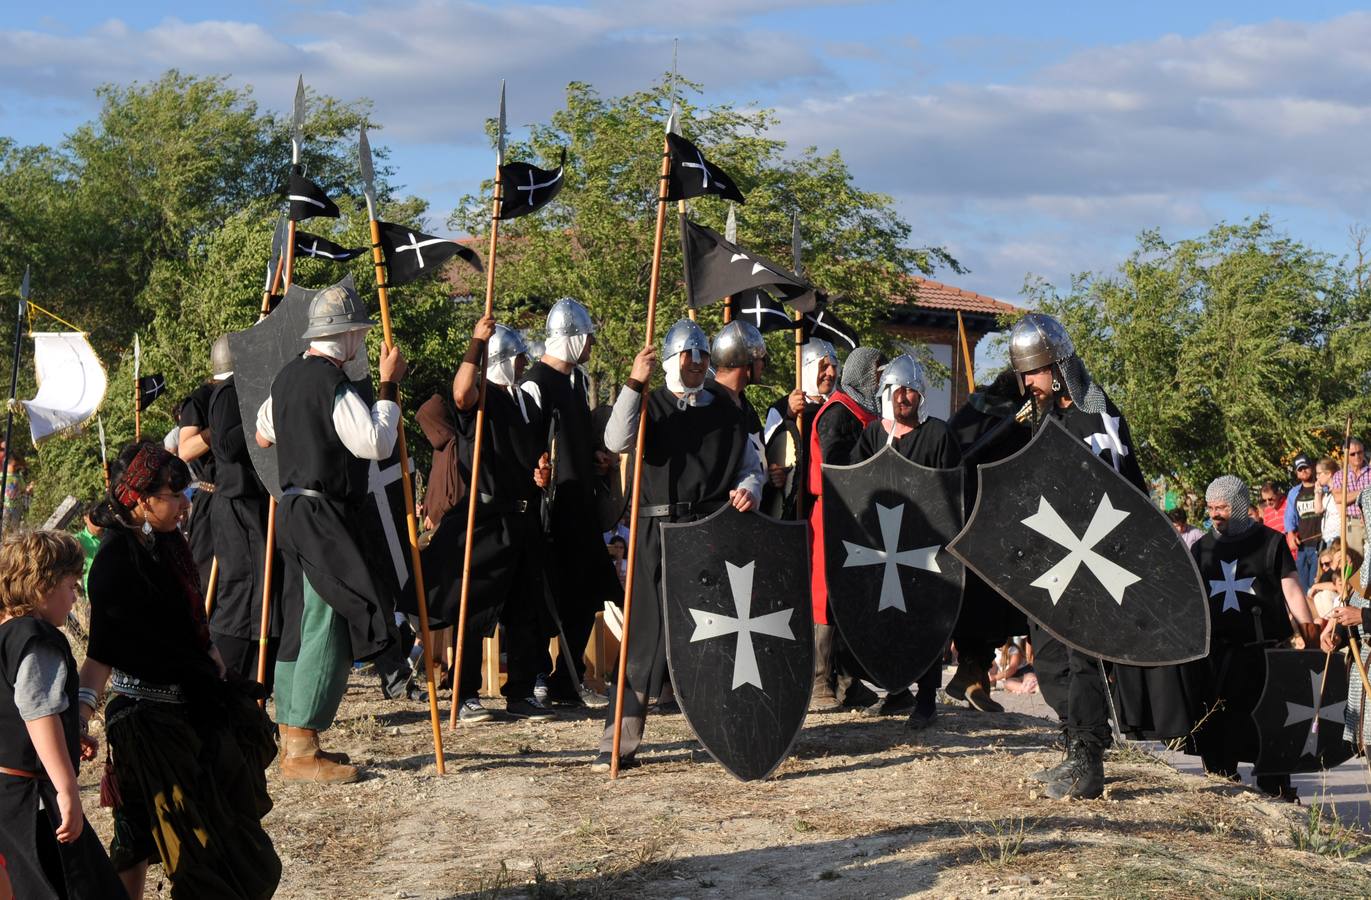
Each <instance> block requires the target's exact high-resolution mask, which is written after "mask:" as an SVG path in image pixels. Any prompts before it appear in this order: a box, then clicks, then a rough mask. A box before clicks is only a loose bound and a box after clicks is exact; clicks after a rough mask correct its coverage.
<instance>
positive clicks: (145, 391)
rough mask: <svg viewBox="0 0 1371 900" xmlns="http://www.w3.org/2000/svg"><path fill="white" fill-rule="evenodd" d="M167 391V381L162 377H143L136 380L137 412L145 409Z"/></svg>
mask: <svg viewBox="0 0 1371 900" xmlns="http://www.w3.org/2000/svg"><path fill="white" fill-rule="evenodd" d="M166 389H167V379H166V378H165V377H164V376H162V375H144V376H143V377H141V378H139V379H138V411H139V412H142V411H143V410H145V409H147V408H148V406H149V405H150V404H151V403H152V401H154V400H156V399H157V398H158V397H160V396H162V392H163V391H165V390H166Z"/></svg>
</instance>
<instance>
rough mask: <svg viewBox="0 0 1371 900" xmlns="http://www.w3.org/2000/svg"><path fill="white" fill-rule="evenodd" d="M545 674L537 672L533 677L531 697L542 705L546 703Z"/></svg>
mask: <svg viewBox="0 0 1371 900" xmlns="http://www.w3.org/2000/svg"><path fill="white" fill-rule="evenodd" d="M547 696H548V690H547V675H545V674H543V673H542V672H539V673H538V675H537V677H536V678H534V679H533V699H534V700H537V701H538V702H539V703H542V704H544V705H546V704H547Z"/></svg>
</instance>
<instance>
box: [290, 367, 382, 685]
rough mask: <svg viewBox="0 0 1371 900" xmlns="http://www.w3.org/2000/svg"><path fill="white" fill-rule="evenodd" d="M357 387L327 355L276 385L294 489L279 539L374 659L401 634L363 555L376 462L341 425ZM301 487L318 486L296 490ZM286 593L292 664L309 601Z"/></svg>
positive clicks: (360, 655) (360, 653)
mask: <svg viewBox="0 0 1371 900" xmlns="http://www.w3.org/2000/svg"><path fill="white" fill-rule="evenodd" d="M350 390H355V388H354V387H352V385H351V384H350V383H349V382H348V380H347V376H346V375H345V374H344V373H343V370H342V369H340V368H339V367H338V366H335V365H334V364H333V363H331V362H329V361H328V360H327V359H324V358H323V357H319V356H309V355H306V356H300V357H296V358H295V359H293V360H291V361H290V362H289V363H287V364H286V366H285V368H283V369H282V370H281V371H280V373H279V374H278V375H277V376H276V379H275V381H273V382H272V385H271V403H272V421H273V423H274V424H275V427H276V461H277V468H278V471H279V472H280V479H281V488H282V490H283V491H286V495H285V496H284V497H283V498H282V499H281V501H280V504H279V506H278V509H277V520H278V527H277V540H278V543H279V544H280V547H281V551H282V553H283V554H285V555H287V556H288V557H290V558H291V559H292V560H293V561H294V564H295V565H297V566H298V567H299V569H300V571H302V572H303V574H304V576H305V577H306V578H307V579H309V582H310V584H311V585H312V586H313V587H314V589H315V590H316V591H318V593H319V596H320V597H321V598H322V599H323V600H324V602H325V603H327V604H328V605H329V606H330V607H332V608H333V610H334V612H336V613H338V614H339V615H340V616H342V617H343V618H344V619H346V620H347V623H348V633H349V635H350V637H351V641H352V657H353V659H358V660H367V659H371V658H372V657H374V656H376V655H378V654H380V653H381V652H382V651H384V650H385V649H386V648H387V647H388V646H389V645H390V643H391V641H393V640H394V639H395V637H396V633H395V621H394V618H395V617H394V598H393V597H392V596H391V594H390V592H389V591H386V590H383V589H382V588H381V587H380V586H379V585H378V584H377V583H376V580H375V577H374V576H373V574H372V571H371V566H369V565H368V563H367V558H366V556H365V555H364V553H363V550H362V547H363V540H362V538H361V536H360V527H359V517H360V516H361V515H362V501H363V500H364V498H365V496H366V490H367V470H368V467H369V461H368V460H365V459H361V458H360V457H357V456H353V454H352V451H350V450H348V449H347V447H346V446H345V445H344V444H343V442H342V439H341V438H339V437H338V432H337V430H336V429H334V427H333V404H334V399H335V397H336V396H337V395H338V394H339V393H340V392H342V391H350ZM292 488H301V489H304V490H307V491H311V492H317V493H319V494H322V495H323V496H315V495H314V494H313V493H311V494H292V493H290V489H292ZM289 593H290V594H291V595H288V596H285V597H283V598H282V602H281V604H280V605H281V607H282V610H281V616H282V619H281V621H282V630H281V649H280V652H279V654H278V656H277V658H278V659H280V660H285V661H287V662H290V661H293V660H295V659H296V658H297V657H298V655H299V651H300V616H301V612H302V609H301V607H300V606H299V603H300V602H301V601H300V600H299V599H297V598H296V597H295V596H293V592H289Z"/></svg>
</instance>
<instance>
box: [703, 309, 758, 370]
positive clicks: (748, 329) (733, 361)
mask: <svg viewBox="0 0 1371 900" xmlns="http://www.w3.org/2000/svg"><path fill="white" fill-rule="evenodd" d="M765 358H766V339H765V338H763V337H762V333H761V332H760V331H758V330H757V329H756V327H754V326H752V325H749V324H748V323H747V322H743V321H733V322H729V323H728V324H727V325H725V326H724V327H723V328H721V329H719V333H718V334H716V335H715V336H714V343H713V344H711V345H710V348H709V361H710V362H711V363H713V364H714V367H715V368H716V369H732V368H741V367H742V366H748V365H751V364H752V363H753V362H755V361H756V360H759V359H765Z"/></svg>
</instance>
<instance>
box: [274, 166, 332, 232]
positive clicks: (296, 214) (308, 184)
mask: <svg viewBox="0 0 1371 900" xmlns="http://www.w3.org/2000/svg"><path fill="white" fill-rule="evenodd" d="M286 199H287V200H289V201H290V219H291V221H292V222H302V221H304V220H305V219H311V218H313V217H315V216H326V217H328V218H331V219H336V218H338V205H337V204H336V203H334V202H333V201H332V200H330V199H329V198H328V195H327V194H325V193H324V191H323V189H322V188H320V187H319V185H317V184H315V183H314V182H312V181H310V180H309V179H308V178H306V177H305V173H304V171H303V170H301V168H300V167H299V166H295V167H293V168H292V169H291V170H290V187H289V188H287V190H286Z"/></svg>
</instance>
